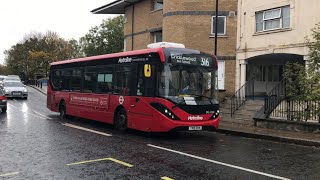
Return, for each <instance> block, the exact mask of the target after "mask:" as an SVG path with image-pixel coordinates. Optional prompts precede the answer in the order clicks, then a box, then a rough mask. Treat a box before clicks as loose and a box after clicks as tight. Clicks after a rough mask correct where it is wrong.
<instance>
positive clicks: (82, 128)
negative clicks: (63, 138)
mask: <svg viewBox="0 0 320 180" xmlns="http://www.w3.org/2000/svg"><path fill="white" fill-rule="evenodd" d="M62 125H64V126H67V127H71V128H75V129H80V130H83V131H88V132H92V133H96V134H100V135H103V136H112V134H107V133H103V132H99V131H95V130H92V129H87V128H84V127H80V126H76V125H73V124H69V123H63V124H62Z"/></svg>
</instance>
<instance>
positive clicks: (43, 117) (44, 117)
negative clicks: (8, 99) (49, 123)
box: [8, 104, 51, 119]
mask: <svg viewBox="0 0 320 180" xmlns="http://www.w3.org/2000/svg"><path fill="white" fill-rule="evenodd" d="M8 105H9V106H10V107H13V108H15V109H17V110H19V111H21V109H20V108H18V107H16V106H14V105H12V104H8ZM22 112H23V111H22ZM24 113H27V114H30V115H32V116H36V117H39V118H42V119H47V118H49V117H46V116H39V115H37V114H34V113H29V112H24ZM50 119H51V118H50Z"/></svg>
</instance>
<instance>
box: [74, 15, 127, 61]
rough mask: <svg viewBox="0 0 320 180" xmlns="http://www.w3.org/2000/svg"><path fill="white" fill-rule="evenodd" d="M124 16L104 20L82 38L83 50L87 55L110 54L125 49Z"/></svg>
mask: <svg viewBox="0 0 320 180" xmlns="http://www.w3.org/2000/svg"><path fill="white" fill-rule="evenodd" d="M123 27H124V17H123V16H117V17H115V18H109V19H107V20H103V22H102V23H101V24H100V25H99V26H95V27H93V28H91V29H90V30H89V32H88V33H87V34H86V35H85V36H83V37H81V38H80V45H81V48H82V51H83V52H84V54H85V55H86V56H94V55H101V54H109V53H115V52H120V51H123V41H124V35H123Z"/></svg>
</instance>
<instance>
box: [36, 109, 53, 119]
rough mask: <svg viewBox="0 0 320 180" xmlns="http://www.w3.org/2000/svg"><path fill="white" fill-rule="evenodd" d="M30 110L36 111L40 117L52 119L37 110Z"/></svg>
mask: <svg viewBox="0 0 320 180" xmlns="http://www.w3.org/2000/svg"><path fill="white" fill-rule="evenodd" d="M32 112H34V113H36V114H38V115H39V116H42V117H44V118H47V119H52V118H51V117H48V116H46V115H43V114H41V113H39V112H37V111H32Z"/></svg>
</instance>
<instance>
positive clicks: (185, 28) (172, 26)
mask: <svg viewBox="0 0 320 180" xmlns="http://www.w3.org/2000/svg"><path fill="white" fill-rule="evenodd" d="M215 2H216V1H215V0H116V1H114V2H112V3H110V4H107V5H105V6H102V7H99V8H97V9H94V10H92V12H93V13H95V14H124V16H125V22H126V23H125V26H124V36H125V41H124V44H125V47H124V50H125V51H128V50H136V49H145V48H146V47H147V44H149V43H153V42H160V41H167V42H176V43H182V44H184V45H185V46H186V47H187V48H191V49H197V50H200V51H203V52H206V53H210V54H213V53H214V29H215V28H214V23H213V22H214V19H215V17H214V15H215V11H214V10H215ZM218 16H219V21H218V23H219V25H218V60H219V72H218V84H219V89H220V90H221V96H222V97H224V96H225V95H226V96H230V95H232V94H233V93H234V92H235V72H236V70H235V68H236V32H237V0H220V1H219V12H218Z"/></svg>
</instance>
